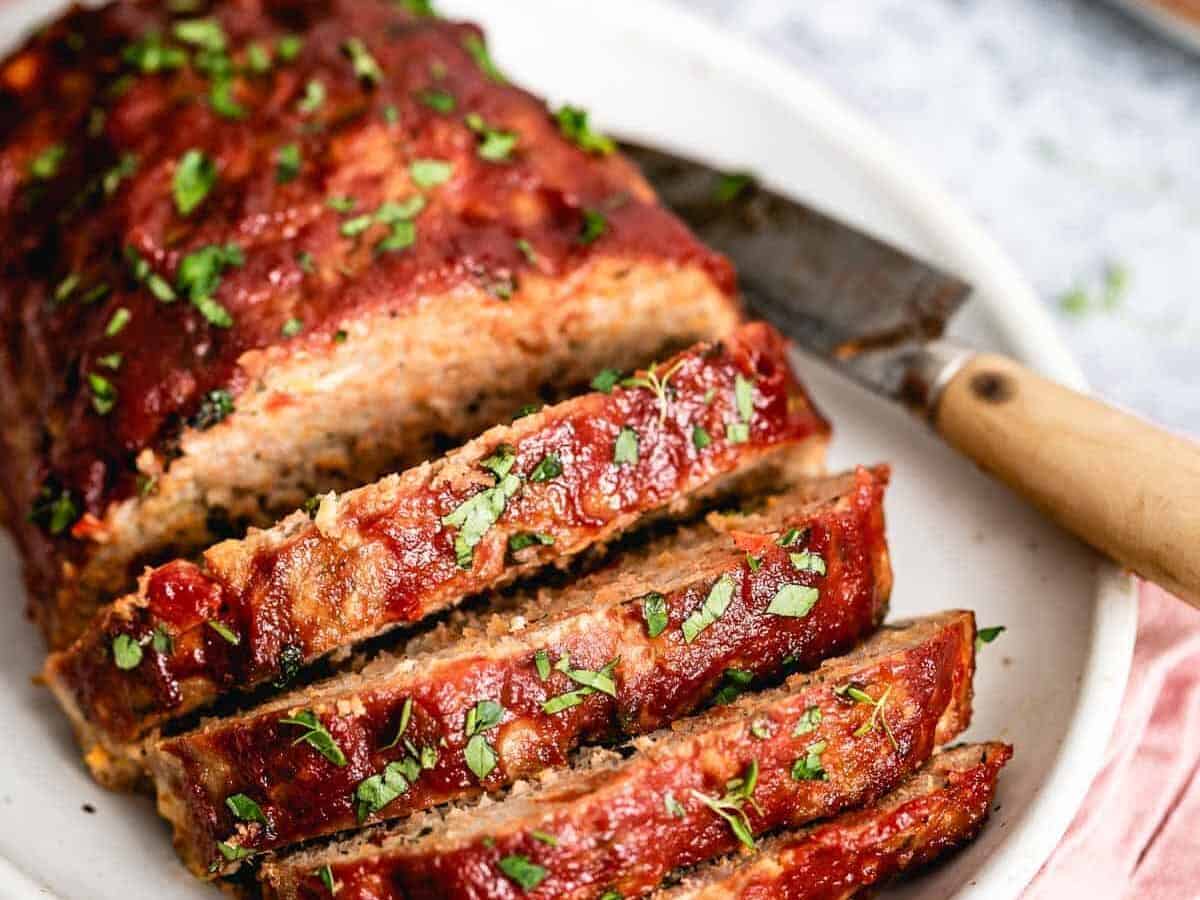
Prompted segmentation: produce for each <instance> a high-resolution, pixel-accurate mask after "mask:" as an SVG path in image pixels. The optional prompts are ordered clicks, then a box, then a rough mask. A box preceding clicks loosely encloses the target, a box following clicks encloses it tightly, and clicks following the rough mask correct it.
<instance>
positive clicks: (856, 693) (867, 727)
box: [833, 682, 900, 750]
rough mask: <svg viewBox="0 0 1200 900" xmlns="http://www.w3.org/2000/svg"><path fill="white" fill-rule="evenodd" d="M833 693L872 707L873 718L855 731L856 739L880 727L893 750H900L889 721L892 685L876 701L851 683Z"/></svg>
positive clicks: (840, 686) (837, 688) (841, 686)
mask: <svg viewBox="0 0 1200 900" xmlns="http://www.w3.org/2000/svg"><path fill="white" fill-rule="evenodd" d="M833 692H834V693H835V694H837V695H838V696H839V697H849V698H850V699H851V700H853V701H854V702H855V703H865V704H867V706H869V707H871V717H870V718H869V719H867V721H865V722H863V723H862V724H861V725H859V726H858V728H857V729H855V731H854V736H855V737H862V736H863V735H865V734H870V733H871V732H872V731H874V730H875V726H876V725H880V726H882V727H883V732H884V734H886V735H887V739H888V741H889V742H891V745H892V748H893V749H894V750H899V749H900V745H899V744H898V743H897V742H896V736H895V735H894V734H892V727H891V726H890V725H889V724H888V720H887V702H888V697H890V696H891V693H892V686H891V685H888V686H887V688H886V689H885V690H884V692H883V693H882V694H880V695H879V699H878V700H876V699H875V698H874V697H872V696H871V695H870V694H868V693H867V692H866V691H864V690H863V689H862V688H860V687H856V686H855V685H853V684H851V683H849V682H847V683H846V684H843V685H839V686H838V687H836V688H834V689H833Z"/></svg>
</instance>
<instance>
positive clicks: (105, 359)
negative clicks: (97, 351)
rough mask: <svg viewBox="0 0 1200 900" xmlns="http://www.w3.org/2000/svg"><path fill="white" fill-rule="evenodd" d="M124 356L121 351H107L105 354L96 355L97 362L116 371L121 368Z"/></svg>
mask: <svg viewBox="0 0 1200 900" xmlns="http://www.w3.org/2000/svg"><path fill="white" fill-rule="evenodd" d="M122 359H123V357H122V356H121V354H120V353H106V354H104V355H103V356H98V357H96V363H97V364H98V365H101V366H104V368H106V369H112V370H113V371H114V372H115V371H116V370H117V369H119V368H121V360H122Z"/></svg>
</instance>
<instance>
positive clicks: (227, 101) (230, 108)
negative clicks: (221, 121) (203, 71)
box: [208, 75, 246, 119]
mask: <svg viewBox="0 0 1200 900" xmlns="http://www.w3.org/2000/svg"><path fill="white" fill-rule="evenodd" d="M233 88H234V81H233V78H232V77H231V76H229V75H217V76H214V77H213V80H212V84H211V85H210V86H209V90H208V104H209V106H211V107H212V108H213V112H215V113H216V114H217V115H219V116H224V117H225V118H226V119H244V118H245V117H246V110H245V108H244V107H243V106H242V105H241V104H239V103H238V102H237V100H236V99H235V98H234V96H233Z"/></svg>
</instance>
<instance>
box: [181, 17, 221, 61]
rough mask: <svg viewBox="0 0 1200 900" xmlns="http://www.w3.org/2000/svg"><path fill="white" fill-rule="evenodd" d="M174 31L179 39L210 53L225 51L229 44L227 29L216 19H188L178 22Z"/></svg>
mask: <svg viewBox="0 0 1200 900" xmlns="http://www.w3.org/2000/svg"><path fill="white" fill-rule="evenodd" d="M172 33H173V34H174V35H175V37H176V38H177V39H178V40H179V41H182V42H183V43H185V44H191V45H192V46H193V47H199V48H200V49H201V50H207V51H208V52H209V53H224V52H225V47H226V46H227V41H226V40H225V31H224V29H222V28H221V23H220V22H218V21H217V20H216V19H186V20H184V21H182V22H176V23H175V26H174V28H173V29H172Z"/></svg>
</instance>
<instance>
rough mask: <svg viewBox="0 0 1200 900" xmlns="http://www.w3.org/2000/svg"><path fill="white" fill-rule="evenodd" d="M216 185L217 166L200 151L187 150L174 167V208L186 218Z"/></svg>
mask: <svg viewBox="0 0 1200 900" xmlns="http://www.w3.org/2000/svg"><path fill="white" fill-rule="evenodd" d="M216 183H217V166H216V164H215V163H214V162H213V161H212V160H211V159H209V158H208V157H207V156H205V154H204V151H202V150H196V149H192V150H188V151H187V152H186V153H184V154H183V156H182V157H180V159H179V163H178V164H177V165H176V166H175V175H174V177H173V179H172V182H171V187H172V190H173V192H174V195H175V208H176V209H178V210H179V214H180V215H183V216H186V215H190V214H191V212H192V211H193V210H194V209H195V208H196V207H198V206H199V205H200V204H201V203H203V202H204V198H205V197H207V196H208V194H209V191H211V190H212V188H213V185H214V184H216Z"/></svg>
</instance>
